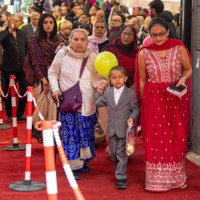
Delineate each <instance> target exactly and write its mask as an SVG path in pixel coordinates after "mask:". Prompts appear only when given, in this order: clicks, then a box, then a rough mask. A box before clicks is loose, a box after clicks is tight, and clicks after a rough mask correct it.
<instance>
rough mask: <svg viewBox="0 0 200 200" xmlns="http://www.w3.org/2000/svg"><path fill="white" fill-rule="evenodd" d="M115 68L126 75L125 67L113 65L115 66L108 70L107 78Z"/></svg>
mask: <svg viewBox="0 0 200 200" xmlns="http://www.w3.org/2000/svg"><path fill="white" fill-rule="evenodd" d="M116 70H119V71H121V72H122V73H123V74H124V75H125V76H127V71H126V69H125V68H124V67H122V66H115V67H113V68H112V69H111V70H110V72H109V78H110V77H111V74H112V72H114V71H116Z"/></svg>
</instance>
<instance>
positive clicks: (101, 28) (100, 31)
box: [94, 22, 106, 37]
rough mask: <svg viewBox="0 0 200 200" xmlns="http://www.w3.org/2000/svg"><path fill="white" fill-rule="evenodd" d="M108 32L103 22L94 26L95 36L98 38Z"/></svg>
mask: <svg viewBox="0 0 200 200" xmlns="http://www.w3.org/2000/svg"><path fill="white" fill-rule="evenodd" d="M105 32H106V27H105V24H104V23H103V22H97V23H96V24H95V26H94V34H95V36H96V37H102V36H103V35H104V34H105Z"/></svg>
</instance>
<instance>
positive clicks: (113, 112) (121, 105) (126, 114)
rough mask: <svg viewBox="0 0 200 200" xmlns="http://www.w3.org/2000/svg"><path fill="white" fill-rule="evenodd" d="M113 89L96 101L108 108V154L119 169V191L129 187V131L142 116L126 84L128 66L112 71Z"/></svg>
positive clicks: (107, 90)
mask: <svg viewBox="0 0 200 200" xmlns="http://www.w3.org/2000/svg"><path fill="white" fill-rule="evenodd" d="M109 79H110V83H111V86H110V87H108V88H107V89H106V90H105V93H104V94H103V95H102V96H101V97H100V98H99V99H98V100H97V101H96V104H97V107H102V106H107V107H108V127H107V135H108V136H109V145H108V152H109V155H110V157H111V160H112V162H113V164H114V167H115V177H116V188H117V189H126V188H127V174H126V168H127V162H128V155H127V154H126V130H127V128H128V126H133V125H134V122H135V121H136V119H137V117H138V114H139V107H138V104H137V98H136V94H135V92H134V91H133V90H132V89H130V88H128V87H127V86H126V85H125V83H126V81H127V79H128V77H127V74H126V70H125V68H124V67H121V66H116V67H113V68H112V69H111V70H110V73H109Z"/></svg>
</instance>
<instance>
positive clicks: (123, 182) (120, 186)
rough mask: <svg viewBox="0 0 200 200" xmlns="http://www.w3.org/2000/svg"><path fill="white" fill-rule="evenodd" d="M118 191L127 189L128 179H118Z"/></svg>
mask: <svg viewBox="0 0 200 200" xmlns="http://www.w3.org/2000/svg"><path fill="white" fill-rule="evenodd" d="M116 188H117V189H119V190H120V189H126V188H127V180H126V179H118V180H117V185H116Z"/></svg>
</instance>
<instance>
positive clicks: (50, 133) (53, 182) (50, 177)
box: [0, 75, 85, 200]
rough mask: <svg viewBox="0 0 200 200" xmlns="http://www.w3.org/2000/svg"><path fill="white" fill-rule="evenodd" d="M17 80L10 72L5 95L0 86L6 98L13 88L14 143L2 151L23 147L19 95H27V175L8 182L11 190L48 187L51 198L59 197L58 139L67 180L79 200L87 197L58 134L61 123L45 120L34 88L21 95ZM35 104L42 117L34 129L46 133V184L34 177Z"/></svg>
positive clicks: (34, 189)
mask: <svg viewBox="0 0 200 200" xmlns="http://www.w3.org/2000/svg"><path fill="white" fill-rule="evenodd" d="M14 79H15V77H14V76H13V75H11V76H10V86H9V89H8V93H7V94H6V95H4V94H3V92H2V90H1V85H0V94H1V95H2V96H3V97H4V98H7V97H8V94H9V92H10V91H11V102H12V124H13V146H12V147H9V148H8V147H7V148H8V149H6V147H4V148H3V150H22V148H20V146H19V145H18V139H17V118H16V95H17V96H18V97H19V98H25V97H27V115H26V119H27V120H26V145H25V148H24V149H26V153H25V177H24V180H23V181H18V182H14V183H11V184H10V185H9V189H11V190H15V191H20V192H21V191H23V192H32V191H37V190H42V189H44V188H45V187H46V188H47V197H48V200H58V194H57V193H58V189H57V177H56V168H55V144H54V141H55V142H56V146H57V149H58V153H59V156H60V159H61V162H62V165H63V169H64V172H65V175H66V177H67V179H68V182H69V184H70V186H71V188H72V189H73V192H74V195H75V198H76V200H85V198H84V196H83V195H82V193H81V191H80V189H79V187H78V184H77V182H76V180H75V178H74V176H73V173H72V170H71V168H70V165H69V162H68V159H67V157H66V154H65V152H64V148H63V145H62V142H61V139H60V137H59V128H60V126H61V122H58V121H56V120H51V121H46V120H45V119H44V117H43V115H42V113H41V112H40V110H39V108H38V106H37V102H36V100H35V98H34V94H33V88H32V87H30V86H29V87H27V92H26V93H25V94H24V95H23V96H21V95H20V94H19V92H18V90H17V87H16V85H15V81H14ZM1 95H0V96H1ZM33 105H34V108H35V110H36V112H37V114H38V116H39V118H40V120H41V121H38V122H37V123H36V124H35V128H36V129H37V130H40V131H42V134H43V147H44V160H45V174H46V185H45V184H44V183H41V182H35V181H32V180H31V154H32V114H33Z"/></svg>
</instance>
